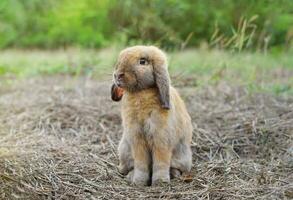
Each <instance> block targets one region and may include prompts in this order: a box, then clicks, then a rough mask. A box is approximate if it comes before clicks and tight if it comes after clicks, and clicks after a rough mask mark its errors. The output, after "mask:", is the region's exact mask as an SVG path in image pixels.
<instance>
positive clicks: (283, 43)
mask: <svg viewBox="0 0 293 200" xmlns="http://www.w3.org/2000/svg"><path fill="white" fill-rule="evenodd" d="M0 22H1V29H0V38H1V39H0V47H1V48H10V47H17V48H46V49H48V48H60V47H65V48H66V47H68V46H78V47H83V48H101V47H105V46H108V45H110V44H111V43H113V42H120V43H124V44H136V43H151V44H157V45H160V46H162V47H165V48H168V49H169V48H183V47H199V46H201V45H208V46H209V47H215V48H232V49H233V48H235V49H237V50H240V49H244V48H245V49H258V50H265V49H267V48H274V49H278V50H280V49H284V48H289V47H290V45H291V42H292V37H293V2H292V1H291V0H277V1H274V0H248V1H247V0H239V1H235V0H218V1H211V0H207V1H204V0H183V1H176V0H164V1H163V0H152V1H148V0H138V1H131V0H84V1H81V0H48V1H43V0H28V1H23V0H1V3H0Z"/></svg>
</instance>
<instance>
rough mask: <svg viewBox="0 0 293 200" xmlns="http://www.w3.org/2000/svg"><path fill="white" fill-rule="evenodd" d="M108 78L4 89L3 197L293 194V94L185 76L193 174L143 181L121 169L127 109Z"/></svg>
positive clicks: (0, 133)
mask: <svg viewBox="0 0 293 200" xmlns="http://www.w3.org/2000/svg"><path fill="white" fill-rule="evenodd" d="M109 87H110V85H109V82H98V81H94V80H90V79H84V78H81V79H72V78H66V77H59V78H49V77H48V78H44V79H43V80H41V79H33V80H31V81H24V82H21V83H19V84H16V85H13V86H12V87H11V88H9V89H5V90H0V91H2V93H1V96H0V105H1V106H0V114H1V116H0V144H1V146H0V195H1V196H0V198H2V199H18V198H19V199H138V198H140V199H147V198H151V199H156V198H167V199H196V198H198V199H290V198H293V192H292V191H293V173H292V168H293V142H292V141H293V140H292V136H293V100H292V98H291V99H290V98H281V97H274V96H271V95H266V94H253V95H252V94H249V93H248V92H247V91H246V90H244V89H243V88H236V87H231V86H229V85H227V84H225V83H221V84H219V85H217V86H214V87H205V88H203V89H196V88H192V87H187V86H185V87H183V86H181V87H180V89H179V91H180V93H181V94H182V96H183V97H184V99H185V101H186V103H187V107H188V110H189V112H190V114H191V117H192V121H193V123H194V126H195V129H194V136H193V143H192V150H193V163H194V165H193V168H192V177H193V180H192V182H190V183H185V182H184V180H182V179H175V180H172V182H171V184H170V185H166V186H158V187H135V186H132V185H130V184H129V183H128V182H127V181H126V180H125V179H124V178H123V177H122V176H121V175H120V174H119V173H118V172H117V164H118V159H117V152H116V148H117V144H118V142H119V139H120V137H121V134H122V130H121V119H120V113H119V104H117V103H115V102H112V101H111V100H110V96H109Z"/></svg>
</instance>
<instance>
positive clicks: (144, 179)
mask: <svg viewBox="0 0 293 200" xmlns="http://www.w3.org/2000/svg"><path fill="white" fill-rule="evenodd" d="M129 176H130V178H131V182H132V183H133V184H134V185H138V186H147V185H149V180H150V177H149V173H148V172H145V171H142V170H134V171H133V175H132V174H130V175H129ZM131 176H132V177H131Z"/></svg>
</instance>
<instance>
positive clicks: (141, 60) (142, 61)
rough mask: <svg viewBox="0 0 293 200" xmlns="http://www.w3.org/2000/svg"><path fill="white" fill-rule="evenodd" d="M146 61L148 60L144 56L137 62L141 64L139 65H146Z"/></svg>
mask: <svg viewBox="0 0 293 200" xmlns="http://www.w3.org/2000/svg"><path fill="white" fill-rule="evenodd" d="M147 63H148V61H147V60H146V59H145V58H141V59H140V60H139V64H141V65H146V64H147Z"/></svg>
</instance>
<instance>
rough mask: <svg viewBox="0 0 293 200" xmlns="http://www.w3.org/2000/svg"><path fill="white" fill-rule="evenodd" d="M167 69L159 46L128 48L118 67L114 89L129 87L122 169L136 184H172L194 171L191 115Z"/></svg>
mask: <svg viewBox="0 0 293 200" xmlns="http://www.w3.org/2000/svg"><path fill="white" fill-rule="evenodd" d="M167 68H168V67H167V58H166V56H165V54H164V52H163V51H161V50H160V49H159V48H157V47H155V46H134V47H129V48H126V49H124V50H123V51H121V53H120V54H119V57H118V61H117V63H116V66H115V71H114V83H113V86H112V87H121V88H123V90H124V93H123V97H120V98H118V101H119V100H120V99H122V112H121V113H122V125H123V135H122V139H121V141H120V143H119V147H118V154H119V167H118V169H119V172H120V173H121V174H124V175H127V174H128V178H129V179H130V181H131V182H132V183H134V184H135V185H150V184H152V185H155V184H158V183H169V182H170V174H171V176H178V175H180V174H181V173H185V172H189V171H190V170H191V165H192V152H191V148H190V145H191V140H192V124H191V118H190V116H189V114H188V112H187V110H186V107H185V104H184V102H183V100H182V99H181V98H180V96H179V94H178V92H177V91H176V89H174V88H173V87H172V86H171V84H170V77H169V73H168V69H167ZM112 99H113V94H112ZM114 100H116V101H117V98H116V99H114Z"/></svg>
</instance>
